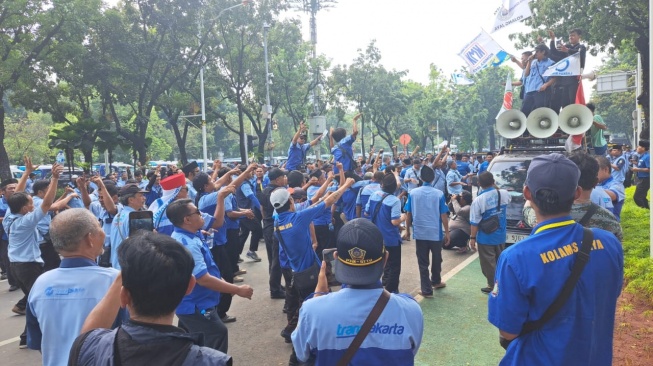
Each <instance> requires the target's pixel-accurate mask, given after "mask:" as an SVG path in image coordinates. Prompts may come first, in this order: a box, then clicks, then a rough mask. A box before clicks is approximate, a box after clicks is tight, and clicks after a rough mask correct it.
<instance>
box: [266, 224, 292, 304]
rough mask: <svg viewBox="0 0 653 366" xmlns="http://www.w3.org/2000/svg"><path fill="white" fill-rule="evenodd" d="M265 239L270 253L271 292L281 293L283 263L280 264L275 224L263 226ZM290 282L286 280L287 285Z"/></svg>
mask: <svg viewBox="0 0 653 366" xmlns="http://www.w3.org/2000/svg"><path fill="white" fill-rule="evenodd" d="M263 239H265V250H266V251H267V253H268V272H269V273H270V281H269V284H270V292H271V293H280V292H282V291H283V288H282V287H281V265H280V264H279V242H278V241H277V239H276V238H275V237H274V226H272V225H270V226H267V227H264V228H263ZM287 285H288V283H287V282H286V286H287Z"/></svg>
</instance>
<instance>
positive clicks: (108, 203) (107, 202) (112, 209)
mask: <svg viewBox="0 0 653 366" xmlns="http://www.w3.org/2000/svg"><path fill="white" fill-rule="evenodd" d="M155 179H156V177H155ZM91 182H93V183H95V184H96V185H97V187H98V190H100V192H105V193H107V187H106V186H105V185H104V181H102V179H101V178H100V177H93V178H91ZM104 208H105V210H107V212H108V213H109V214H111V215H114V216H115V215H116V214H117V213H118V207H116V204H115V203H114V202H113V198H112V197H110V196H109V195H108V194H107V196H106V197H105V198H104Z"/></svg>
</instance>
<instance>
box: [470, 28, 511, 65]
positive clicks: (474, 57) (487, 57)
mask: <svg viewBox="0 0 653 366" xmlns="http://www.w3.org/2000/svg"><path fill="white" fill-rule="evenodd" d="M502 51H503V50H502V48H501V46H499V44H498V43H497V42H495V41H494V39H492V37H490V35H489V34H487V32H485V31H484V30H482V31H481V33H480V34H479V35H478V36H476V38H474V39H473V40H472V41H471V42H469V43H468V44H467V45H465V47H463V49H462V50H460V52H459V53H458V56H460V57H462V59H463V60H465V62H466V63H467V66H468V67H469V72H471V73H472V74H475V73H477V72H479V71H481V70H482V69H483V68H485V67H486V66H487V64H488V63H490V62H492V63H493V64H495V63H496V60H494V58H495V57H496V56H497V55H499V53H500V52H502ZM504 53H505V52H504ZM506 55H507V53H506ZM509 57H510V56H508V58H509ZM499 61H500V62H499V64H500V63H501V62H503V61H502V60H499Z"/></svg>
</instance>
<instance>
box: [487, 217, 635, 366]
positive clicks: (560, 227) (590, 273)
mask: <svg viewBox="0 0 653 366" xmlns="http://www.w3.org/2000/svg"><path fill="white" fill-rule="evenodd" d="M592 232H593V233H594V243H593V245H592V251H591V252H590V260H589V262H588V263H587V265H586V266H585V268H584V269H583V272H582V275H581V277H580V279H579V281H578V284H577V285H576V286H575V287H574V290H573V292H572V294H571V296H570V297H569V299H568V300H567V302H566V303H565V305H563V307H562V308H561V309H560V310H559V311H558V312H557V313H556V315H554V317H553V319H551V320H550V321H549V322H548V323H546V324H545V325H544V326H543V327H542V328H540V329H538V330H535V331H533V332H532V333H529V334H526V335H523V336H520V337H518V338H517V339H515V340H514V341H513V342H512V343H511V344H510V346H509V347H508V350H507V351H506V355H505V356H504V358H503V359H502V360H501V365H588V366H589V365H592V366H601V365H611V364H612V336H613V330H614V315H615V310H616V302H617V298H618V297H619V293H620V292H621V286H622V282H623V249H622V247H621V243H620V242H619V240H618V239H617V238H616V237H615V236H614V235H613V234H612V233H609V232H607V231H604V230H601V229H592ZM582 238H583V228H582V226H581V225H580V224H576V223H575V222H574V221H573V220H572V219H571V217H570V216H566V217H562V218H558V219H553V220H547V221H544V222H541V223H539V224H538V225H537V226H535V227H534V228H533V231H532V233H531V236H529V237H528V238H526V239H524V240H523V241H521V242H519V244H517V245H513V246H511V247H509V248H506V250H504V251H503V252H502V253H501V256H500V257H499V262H498V263H497V270H496V276H495V279H496V280H495V281H496V282H495V285H494V290H493V291H492V293H491V295H490V298H489V300H488V320H489V321H490V323H492V324H494V325H495V326H496V327H497V328H499V329H500V330H503V331H505V332H508V333H512V334H519V333H520V332H521V330H522V327H523V325H524V323H526V322H527V321H534V320H539V319H540V318H541V317H542V315H543V314H544V311H545V310H546V309H547V308H548V307H549V305H550V304H551V303H553V301H554V299H555V298H556V297H557V296H558V294H559V293H560V290H561V289H562V287H563V284H564V283H565V281H566V280H567V278H568V277H569V275H570V274H571V268H572V265H573V263H574V261H575V260H576V259H575V258H576V255H574V253H576V252H578V251H579V250H580V246H581V243H582Z"/></svg>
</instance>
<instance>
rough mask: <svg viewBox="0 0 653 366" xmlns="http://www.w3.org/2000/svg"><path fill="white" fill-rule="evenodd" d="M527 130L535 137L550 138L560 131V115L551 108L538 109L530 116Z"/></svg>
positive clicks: (527, 121)
mask: <svg viewBox="0 0 653 366" xmlns="http://www.w3.org/2000/svg"><path fill="white" fill-rule="evenodd" d="M526 128H528V133H530V134H531V136H533V137H537V138H546V137H549V136H551V135H553V134H554V133H555V132H556V131H557V130H558V115H557V114H556V112H554V111H553V109H551V108H545V107H542V108H538V109H536V110H534V111H532V112H531V114H529V115H528V118H527V119H526Z"/></svg>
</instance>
